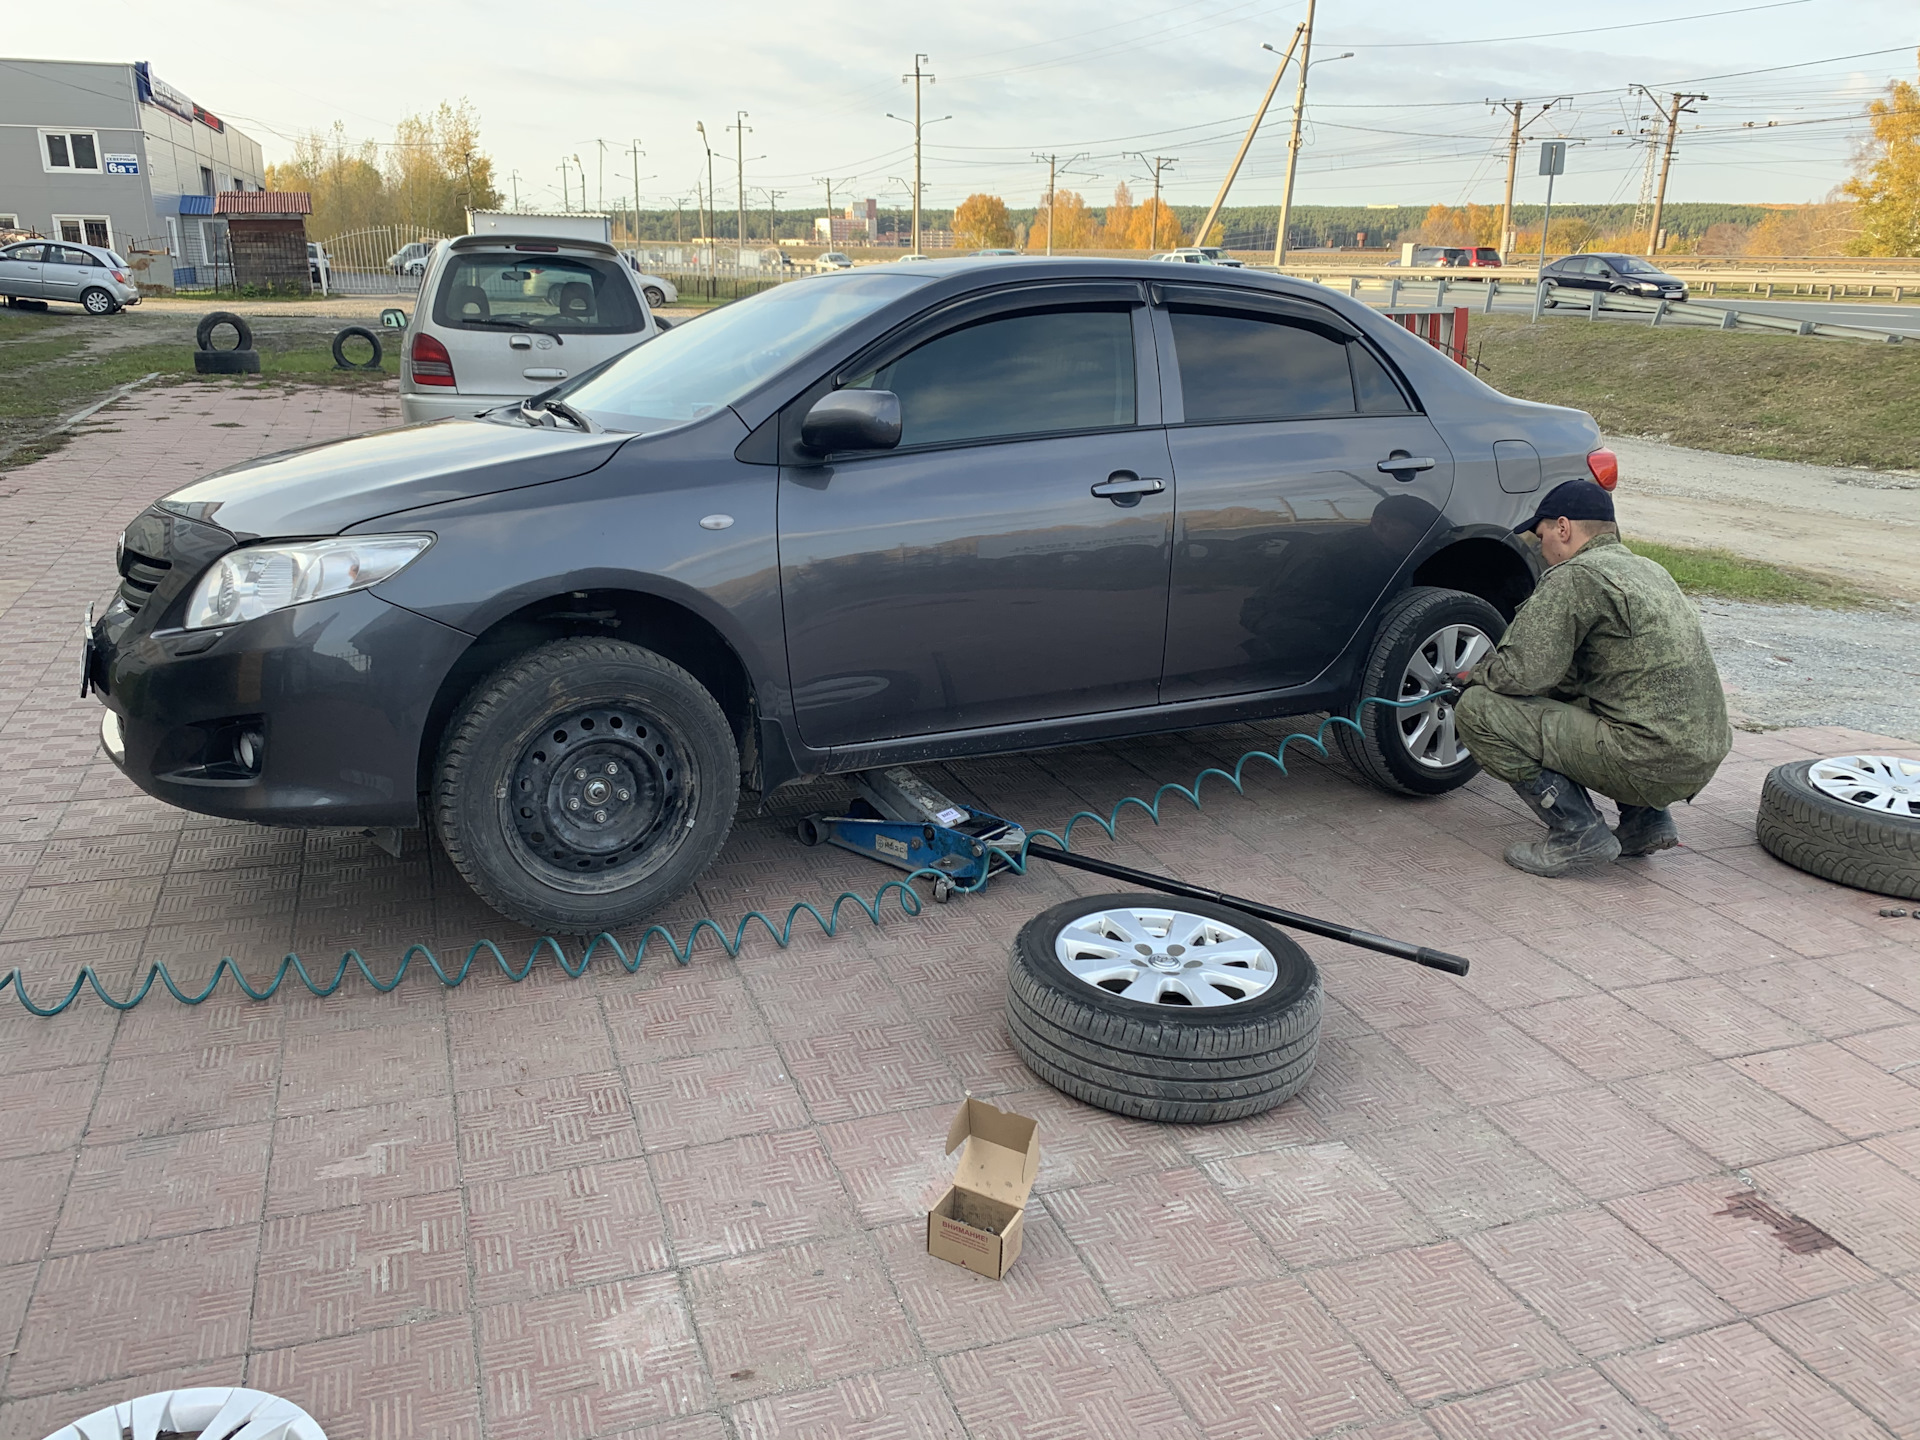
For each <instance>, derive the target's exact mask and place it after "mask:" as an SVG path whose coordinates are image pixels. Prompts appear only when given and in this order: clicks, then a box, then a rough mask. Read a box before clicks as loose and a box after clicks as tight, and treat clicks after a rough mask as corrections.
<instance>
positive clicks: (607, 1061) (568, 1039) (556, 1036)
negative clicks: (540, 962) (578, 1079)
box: [447, 985, 613, 1090]
mask: <svg viewBox="0 0 1920 1440" xmlns="http://www.w3.org/2000/svg"><path fill="white" fill-rule="evenodd" d="M456 993H457V992H456ZM516 998H518V997H515V996H509V995H490V996H488V997H487V1001H488V1002H489V1003H471V1002H470V1003H467V1004H450V1005H449V1006H448V1010H447V1037H448V1041H449V1043H450V1045H451V1047H452V1051H453V1083H454V1085H455V1087H456V1088H458V1089H461V1090H477V1089H481V1088H486V1087H498V1086H502V1085H519V1084H523V1083H525V1082H528V1081H546V1080H551V1079H553V1078H555V1077H557V1076H561V1075H585V1074H589V1073H604V1072H606V1071H609V1070H611V1069H613V1047H612V1045H611V1044H610V1043H609V1041H608V1040H607V1027H606V1023H605V1021H603V1020H602V1019H601V1016H600V1001H599V997H598V996H597V995H596V994H595V993H594V992H593V990H592V989H590V988H589V987H587V986H584V985H573V986H570V987H569V988H568V989H567V990H566V991H564V992H562V993H560V994H552V993H549V994H544V995H540V996H538V997H537V998H535V997H533V996H529V997H527V1000H526V1003H521V1004H515V1003H514V1001H515V999H516Z"/></svg>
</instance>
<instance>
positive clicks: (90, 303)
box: [80, 285, 120, 315]
mask: <svg viewBox="0 0 1920 1440" xmlns="http://www.w3.org/2000/svg"><path fill="white" fill-rule="evenodd" d="M80 306H81V308H82V309H84V310H85V311H86V312H87V313H88V314H89V315H111V314H113V312H114V311H116V310H118V309H119V308H120V302H119V301H117V300H115V299H114V298H113V296H112V295H110V294H108V293H107V292H106V291H105V290H102V289H101V288H100V287H99V286H98V285H90V286H88V287H87V288H86V289H85V290H83V291H82V292H81V293H80Z"/></svg>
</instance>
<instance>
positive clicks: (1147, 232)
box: [1127, 199, 1182, 250]
mask: <svg viewBox="0 0 1920 1440" xmlns="http://www.w3.org/2000/svg"><path fill="white" fill-rule="evenodd" d="M1181 235H1182V231H1181V229H1180V217H1179V216H1177V215H1175V214H1174V213H1173V210H1172V207H1170V206H1169V205H1168V204H1167V203H1166V202H1165V201H1164V200H1157V199H1149V200H1148V201H1147V202H1146V203H1145V204H1143V205H1138V206H1135V207H1134V211H1133V219H1132V220H1131V221H1130V222H1129V224H1128V227H1127V248H1128V249H1129V250H1171V249H1173V248H1175V247H1176V246H1178V245H1179V244H1180V243H1181Z"/></svg>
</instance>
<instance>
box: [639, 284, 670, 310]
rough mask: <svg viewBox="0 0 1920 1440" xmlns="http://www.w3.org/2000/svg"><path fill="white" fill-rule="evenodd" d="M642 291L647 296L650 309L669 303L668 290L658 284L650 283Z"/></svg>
mask: <svg viewBox="0 0 1920 1440" xmlns="http://www.w3.org/2000/svg"><path fill="white" fill-rule="evenodd" d="M640 293H641V294H642V295H644V296H646V297H647V308H648V309H649V310H652V309H655V308H656V307H658V306H661V305H664V304H666V303H667V292H666V291H664V290H662V289H661V288H660V287H659V286H658V285H649V286H647V287H646V289H644V290H642V291H641V292H640Z"/></svg>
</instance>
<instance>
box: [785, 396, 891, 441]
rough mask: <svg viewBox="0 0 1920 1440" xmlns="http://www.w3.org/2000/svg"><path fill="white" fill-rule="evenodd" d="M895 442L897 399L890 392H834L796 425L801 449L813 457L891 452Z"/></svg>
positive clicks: (821, 398) (818, 401)
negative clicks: (867, 451)
mask: <svg viewBox="0 0 1920 1440" xmlns="http://www.w3.org/2000/svg"><path fill="white" fill-rule="evenodd" d="M899 443H900V397H899V396H898V395H896V394H894V393H893V392H892V391H891V390H835V391H834V392H833V393H832V394H830V395H823V396H821V397H820V399H818V400H816V401H815V402H814V405H813V408H812V409H811V410H809V411H807V418H806V419H805V420H803V421H801V422H800V445H801V448H803V449H805V450H809V451H811V452H812V453H813V454H815V455H831V454H832V453H833V452H835V451H836V450H891V449H893V447H894V446H896V445H898V444H899Z"/></svg>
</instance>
